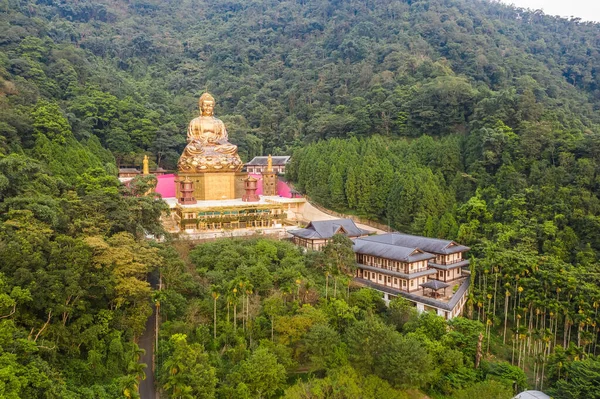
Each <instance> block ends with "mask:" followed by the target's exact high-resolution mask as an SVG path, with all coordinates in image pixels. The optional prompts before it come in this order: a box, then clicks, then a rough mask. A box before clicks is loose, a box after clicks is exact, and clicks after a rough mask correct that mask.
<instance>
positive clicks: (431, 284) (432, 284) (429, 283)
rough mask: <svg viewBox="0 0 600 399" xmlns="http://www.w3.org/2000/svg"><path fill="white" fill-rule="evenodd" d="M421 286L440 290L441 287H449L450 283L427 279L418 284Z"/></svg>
mask: <svg viewBox="0 0 600 399" xmlns="http://www.w3.org/2000/svg"><path fill="white" fill-rule="evenodd" d="M419 286H421V287H423V288H431V289H432V290H434V291H437V290H441V289H442V288H448V287H450V284H446V283H443V282H441V281H439V280H427V281H426V282H424V283H422V284H419Z"/></svg>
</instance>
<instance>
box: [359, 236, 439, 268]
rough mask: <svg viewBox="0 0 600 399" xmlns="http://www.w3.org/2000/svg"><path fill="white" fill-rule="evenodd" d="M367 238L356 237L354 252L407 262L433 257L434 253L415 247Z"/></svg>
mask: <svg viewBox="0 0 600 399" xmlns="http://www.w3.org/2000/svg"><path fill="white" fill-rule="evenodd" d="M369 238H370V237H363V238H358V239H356V240H355V241H354V246H353V249H354V252H356V253H359V254H364V255H371V256H377V257H380V258H386V259H392V260H395V261H398V262H407V263H411V262H418V261H420V260H426V259H432V258H435V255H432V254H430V253H427V252H425V251H423V250H421V249H419V248H416V247H403V246H400V245H394V244H388V243H384V242H377V241H373V240H369Z"/></svg>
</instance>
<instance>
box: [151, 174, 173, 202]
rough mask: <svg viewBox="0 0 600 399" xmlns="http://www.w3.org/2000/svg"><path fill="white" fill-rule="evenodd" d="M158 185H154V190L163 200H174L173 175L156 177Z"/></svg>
mask: <svg viewBox="0 0 600 399" xmlns="http://www.w3.org/2000/svg"><path fill="white" fill-rule="evenodd" d="M156 179H157V180H158V183H157V184H156V190H154V191H155V192H157V193H158V194H160V195H161V196H162V197H163V198H174V197H175V195H176V193H175V175H174V174H170V175H162V176H156Z"/></svg>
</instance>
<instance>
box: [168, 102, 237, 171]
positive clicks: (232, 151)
mask: <svg viewBox="0 0 600 399" xmlns="http://www.w3.org/2000/svg"><path fill="white" fill-rule="evenodd" d="M198 103H199V106H200V116H199V117H197V118H194V119H192V121H191V122H190V125H189V127H188V133H187V142H188V144H187V146H186V147H185V149H184V150H183V154H181V157H180V158H179V162H178V163H177V166H178V168H179V171H181V172H190V173H194V172H226V171H233V172H237V171H239V170H241V169H242V166H243V164H242V160H241V159H240V156H239V155H238V153H237V146H235V145H233V144H231V143H230V142H229V141H228V140H227V139H228V136H227V130H226V129H225V124H224V123H223V121H221V120H220V119H217V118H215V117H214V115H213V111H214V108H215V99H214V98H213V96H211V95H210V94H209V93H204V94H202V96H201V97H200V100H199V101H198Z"/></svg>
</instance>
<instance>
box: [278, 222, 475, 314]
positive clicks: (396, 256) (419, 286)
mask: <svg viewBox="0 0 600 399" xmlns="http://www.w3.org/2000/svg"><path fill="white" fill-rule="evenodd" d="M370 233H371V232H369V231H366V230H362V229H360V228H358V227H357V226H356V225H355V224H354V222H353V221H352V220H350V219H336V220H326V221H318V222H317V221H313V222H311V223H310V224H309V225H308V226H307V227H306V228H304V229H297V230H292V231H290V234H291V235H292V237H293V240H294V243H296V244H297V245H300V246H302V247H305V248H308V249H312V250H321V249H322V248H323V246H325V245H327V243H328V242H329V241H330V240H331V239H332V238H333V236H334V235H335V234H344V235H346V236H348V237H349V238H351V239H352V240H353V243H354V244H353V246H352V249H353V250H354V254H355V256H356V272H355V275H354V281H355V282H356V283H358V284H359V285H363V286H367V287H370V288H373V289H375V290H377V291H380V292H381V293H382V294H383V297H384V300H386V301H388V302H389V301H390V300H391V299H393V298H394V297H397V296H402V297H404V298H405V299H407V300H408V301H409V302H411V303H412V304H413V305H414V306H416V307H417V309H418V310H419V311H432V312H435V313H437V314H438V315H440V316H443V317H445V318H447V319H450V318H452V317H456V316H458V315H460V314H461V313H462V311H463V308H464V305H465V303H466V301H467V297H468V289H469V284H470V281H469V273H468V272H466V271H465V270H464V268H465V267H466V266H468V265H469V261H468V260H466V259H464V254H465V253H466V252H467V251H469V248H468V247H466V246H464V245H460V244H458V243H456V242H454V241H452V240H442V239H437V238H428V237H421V236H415V235H410V234H402V233H387V234H379V235H373V234H370Z"/></svg>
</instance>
